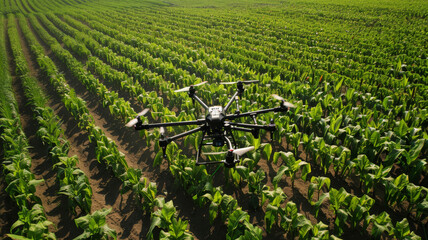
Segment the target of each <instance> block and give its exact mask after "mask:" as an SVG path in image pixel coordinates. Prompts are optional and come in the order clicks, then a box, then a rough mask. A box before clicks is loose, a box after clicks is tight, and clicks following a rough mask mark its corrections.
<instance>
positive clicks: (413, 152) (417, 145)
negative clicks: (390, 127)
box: [405, 139, 425, 165]
mask: <svg viewBox="0 0 428 240" xmlns="http://www.w3.org/2000/svg"><path fill="white" fill-rule="evenodd" d="M424 143H425V140H424V139H418V140H416V142H414V143H413V145H412V148H411V149H410V150H409V151H408V152H407V153H405V156H406V158H407V165H410V164H412V162H413V161H415V160H416V159H417V158H418V156H419V154H420V152H421V150H422V147H423V146H424Z"/></svg>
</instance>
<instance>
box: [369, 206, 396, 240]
mask: <svg viewBox="0 0 428 240" xmlns="http://www.w3.org/2000/svg"><path fill="white" fill-rule="evenodd" d="M366 222H367V223H370V222H371V223H373V228H372V232H371V234H372V237H373V239H380V237H381V235H382V234H383V233H385V232H386V233H387V234H388V235H391V234H392V233H393V227H394V226H393V225H392V223H391V218H390V217H389V214H388V213H386V212H382V213H381V214H379V215H377V216H376V215H369V216H367V217H366Z"/></svg>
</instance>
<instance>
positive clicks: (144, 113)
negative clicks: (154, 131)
mask: <svg viewBox="0 0 428 240" xmlns="http://www.w3.org/2000/svg"><path fill="white" fill-rule="evenodd" d="M149 111H150V108H145V109H144V110H143V111H141V112H139V113H138V114H137V117H140V116H144V115H146V114H147V113H148V112H149Z"/></svg>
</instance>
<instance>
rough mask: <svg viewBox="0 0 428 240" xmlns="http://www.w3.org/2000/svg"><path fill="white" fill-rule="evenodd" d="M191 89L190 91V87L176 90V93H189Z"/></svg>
mask: <svg viewBox="0 0 428 240" xmlns="http://www.w3.org/2000/svg"><path fill="white" fill-rule="evenodd" d="M189 89H190V87H185V88H181V89H178V90H175V91H174V92H187V91H189Z"/></svg>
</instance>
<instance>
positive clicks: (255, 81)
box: [242, 80, 259, 84]
mask: <svg viewBox="0 0 428 240" xmlns="http://www.w3.org/2000/svg"><path fill="white" fill-rule="evenodd" d="M258 82H259V80H246V81H242V83H244V84H251V83H258Z"/></svg>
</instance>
